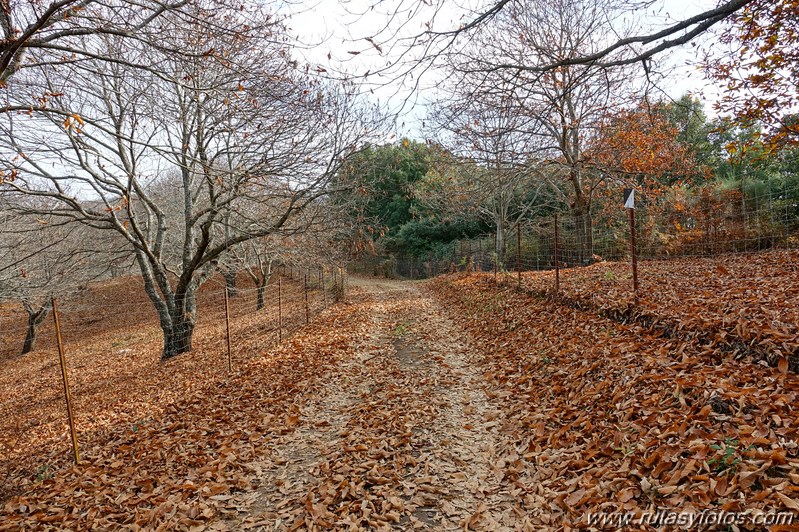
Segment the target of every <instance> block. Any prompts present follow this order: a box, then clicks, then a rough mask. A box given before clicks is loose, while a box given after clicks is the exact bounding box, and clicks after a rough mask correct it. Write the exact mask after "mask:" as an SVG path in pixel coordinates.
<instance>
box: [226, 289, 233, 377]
mask: <svg viewBox="0 0 799 532" xmlns="http://www.w3.org/2000/svg"><path fill="white" fill-rule="evenodd" d="M225 334H226V337H227V370H228V371H233V355H232V354H231V353H230V294H229V293H228V287H227V286H225Z"/></svg>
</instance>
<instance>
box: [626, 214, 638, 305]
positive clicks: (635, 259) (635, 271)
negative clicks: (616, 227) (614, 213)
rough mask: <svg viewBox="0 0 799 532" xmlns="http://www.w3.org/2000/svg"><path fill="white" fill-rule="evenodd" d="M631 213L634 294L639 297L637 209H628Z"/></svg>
mask: <svg viewBox="0 0 799 532" xmlns="http://www.w3.org/2000/svg"><path fill="white" fill-rule="evenodd" d="M627 211H628V212H629V213H630V252H631V253H632V255H633V292H634V293H635V296H636V297H638V252H637V250H636V245H635V209H627Z"/></svg>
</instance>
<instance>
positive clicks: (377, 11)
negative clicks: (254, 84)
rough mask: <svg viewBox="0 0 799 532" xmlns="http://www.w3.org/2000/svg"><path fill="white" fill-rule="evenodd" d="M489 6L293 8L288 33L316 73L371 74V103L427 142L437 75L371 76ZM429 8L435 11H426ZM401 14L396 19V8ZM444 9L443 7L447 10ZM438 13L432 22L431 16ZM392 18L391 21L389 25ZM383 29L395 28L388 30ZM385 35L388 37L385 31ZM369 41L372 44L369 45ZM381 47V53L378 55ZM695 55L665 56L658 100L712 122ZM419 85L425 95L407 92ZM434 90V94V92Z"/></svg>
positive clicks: (661, 0) (340, 0)
mask: <svg viewBox="0 0 799 532" xmlns="http://www.w3.org/2000/svg"><path fill="white" fill-rule="evenodd" d="M486 2H490V0H460V1H458V2H455V1H453V0H432V1H431V0H426V1H423V0H315V1H312V2H310V3H307V2H303V3H300V4H292V5H291V7H290V8H289V10H288V12H290V13H291V17H290V19H289V26H290V28H291V30H292V31H293V33H294V34H296V35H297V36H298V37H299V39H300V41H301V42H303V43H306V46H303V47H300V48H298V49H297V50H296V53H297V54H298V55H299V56H301V57H302V58H303V59H304V60H305V61H307V62H309V63H310V64H312V65H314V66H321V67H322V68H323V69H325V70H327V71H328V72H334V71H337V70H340V69H344V70H346V71H348V72H350V73H355V74H363V73H365V72H370V77H369V78H368V79H370V80H371V81H372V84H368V85H367V86H366V87H367V88H368V89H369V91H370V96H371V97H372V98H374V99H376V100H378V101H379V102H380V103H382V104H386V105H388V107H389V108H391V109H392V110H397V111H400V110H401V112H400V113H399V119H398V124H397V127H398V130H399V131H398V133H399V134H400V135H407V136H410V137H412V138H420V137H421V136H422V131H421V129H422V128H421V122H422V121H423V120H424V118H425V114H426V108H425V103H424V102H425V101H426V99H428V98H429V97H430V95H431V94H432V93H434V91H435V84H436V81H437V78H436V76H440V74H438V73H429V72H428V73H427V74H426V75H424V76H422V77H421V79H419V78H417V77H416V76H414V77H412V78H408V77H406V78H404V79H402V80H392V79H389V78H386V77H376V76H375V75H374V74H373V73H374V72H376V71H379V70H380V69H381V67H383V66H384V65H385V64H386V62H387V58H392V57H396V49H394V50H392V48H391V43H392V42H396V39H395V37H408V36H411V35H415V34H417V33H419V32H421V31H423V30H424V29H425V26H424V24H425V23H428V22H429V21H430V20H431V19H433V20H434V21H435V26H434V29H443V28H446V29H451V28H452V27H455V26H457V25H458V24H459V22H460V21H462V20H463V18H462V17H463V15H464V13H465V11H464V9H459V8H458V7H457V6H459V5H461V6H463V5H465V6H467V8H476V7H479V6H480V5H484V4H486ZM428 4H432V5H433V7H431V6H428ZM398 5H399V6H401V7H400V11H401V12H400V13H399V14H397V13H395V11H396V7H397V6H398ZM715 5H716V2H715V0H656V1H655V2H654V3H653V5H652V6H651V7H650V8H649V9H648V13H651V14H652V15H651V16H650V17H648V18H649V20H651V25H652V27H653V28H660V27H662V26H664V25H666V24H670V23H674V22H675V21H677V20H683V19H685V18H688V17H690V16H692V15H695V14H698V13H701V12H702V11H705V10H707V9H711V8H713V7H715ZM442 6H443V7H442ZM436 7H437V8H439V11H438V12H437V13H436V14H435V17H432V15H433V9H434V8H436ZM391 15H394V17H393V19H391V22H390V23H387V21H389V19H390V17H391ZM386 28H390V31H387V30H386ZM381 30H383V31H381ZM366 37H375V38H374V40H373V41H371V42H370V41H368V40H367V39H366ZM698 44H699V46H700V47H711V46H712V37H704V38H702V39H701V40H699V41H698ZM378 48H380V50H378ZM698 55H699V54H698V53H697V49H696V48H692V47H690V46H686V47H683V48H679V49H676V50H673V51H672V52H671V53H670V54H669V55H668V56H667V57H661V60H660V63H661V70H662V71H664V72H668V75H667V76H666V77H665V78H664V81H663V82H659V83H658V86H657V89H656V90H655V92H654V94H655V96H656V97H657V96H658V92H659V91H660V90H662V96H663V97H665V98H669V97H670V98H674V99H676V98H679V97H680V96H682V95H683V94H685V93H686V92H691V93H694V94H697V95H700V97H701V99H703V100H705V112H706V113H707V114H708V115H709V116H713V109H712V102H713V101H714V99H715V98H716V97H717V95H718V92H717V91H716V90H714V88H713V87H712V85H710V84H709V83H708V82H707V81H706V80H705V79H704V76H703V74H702V72H701V71H700V70H699V69H698V67H697V66H696V65H692V64H690V63H691V62H692V61H694V62H695V60H696V59H697V58H698ZM416 83H419V84H420V87H421V90H416V91H413V90H411V89H410V88H409V87H410V86H411V85H415V84H416ZM430 91H433V92H430Z"/></svg>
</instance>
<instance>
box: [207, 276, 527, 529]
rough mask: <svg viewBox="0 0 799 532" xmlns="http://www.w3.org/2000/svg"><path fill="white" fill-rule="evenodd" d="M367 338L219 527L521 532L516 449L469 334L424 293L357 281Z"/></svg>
mask: <svg viewBox="0 0 799 532" xmlns="http://www.w3.org/2000/svg"><path fill="white" fill-rule="evenodd" d="M350 287H351V292H350V296H349V298H350V302H351V304H352V305H353V312H355V313H356V314H358V315H360V316H361V321H362V322H363V323H362V326H361V327H360V328H359V330H360V333H359V334H358V335H357V336H356V337H353V338H351V341H352V343H353V348H354V349H353V353H354V355H353V356H352V357H351V358H350V359H348V360H345V361H343V362H342V363H341V364H338V365H337V366H335V368H334V369H333V370H331V371H330V372H329V374H327V375H325V376H324V377H323V379H322V381H323V382H324V383H325V386H324V387H321V388H320V389H319V390H318V391H317V392H316V393H314V394H313V395H312V396H311V397H310V398H309V399H308V400H307V401H306V402H305V403H304V404H303V406H301V407H300V411H298V412H296V419H294V418H292V421H293V423H295V425H296V426H294V427H291V430H287V431H286V434H283V435H281V436H280V437H279V439H278V440H277V441H275V444H274V447H273V448H272V449H273V453H272V455H271V456H269V457H265V459H264V461H263V462H262V463H260V464H257V463H256V464H253V468H254V469H255V470H258V471H261V473H260V475H259V476H260V488H259V489H258V490H257V491H256V492H254V493H248V494H246V495H243V496H241V497H238V499H237V500H236V501H234V503H233V504H231V506H232V507H237V508H238V514H237V515H236V516H230V517H228V519H227V521H224V522H220V523H218V524H219V525H220V527H219V528H223V525H224V527H229V528H235V529H258V530H288V529H294V528H300V527H302V528H315V529H320V530H321V529H329V528H345V529H348V528H355V529H357V528H366V527H368V528H375V529H389V528H393V529H437V530H463V529H477V530H503V529H506V530H513V529H521V528H524V527H523V517H522V518H520V516H518V515H515V514H514V513H513V508H514V504H513V502H514V497H513V494H512V492H511V489H512V487H511V486H509V485H508V484H509V483H508V482H505V480H506V479H505V475H506V473H507V471H508V461H509V460H512V459H513V457H512V456H511V457H508V456H507V451H504V452H503V451H501V450H502V449H507V448H508V446H507V445H505V444H503V442H502V441H501V438H502V436H501V431H500V430H499V429H500V426H501V424H502V423H503V420H502V414H501V412H500V411H499V410H498V409H496V408H494V407H493V406H492V405H491V402H490V400H489V399H488V398H487V396H486V392H485V391H484V389H483V385H482V380H481V378H480V375H479V374H478V370H477V369H476V366H475V364H474V363H473V358H474V357H475V356H476V355H475V351H474V348H473V346H472V345H470V341H469V339H468V337H467V335H466V333H465V332H464V331H463V330H462V329H460V328H459V327H458V326H457V325H455V324H454V323H453V322H452V321H450V320H449V319H448V317H447V315H446V312H445V311H444V310H443V309H441V308H440V306H439V305H438V304H437V303H436V301H434V300H433V299H432V296H431V295H430V294H429V293H428V292H427V291H426V290H425V289H424V288H423V287H420V286H419V285H418V284H415V283H405V282H396V281H380V280H364V279H353V280H352V281H351V284H350Z"/></svg>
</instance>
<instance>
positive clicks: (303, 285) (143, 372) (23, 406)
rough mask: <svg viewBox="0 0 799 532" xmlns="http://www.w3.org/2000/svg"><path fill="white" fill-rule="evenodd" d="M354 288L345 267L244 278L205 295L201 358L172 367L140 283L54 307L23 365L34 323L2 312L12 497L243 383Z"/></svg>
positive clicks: (5, 445)
mask: <svg viewBox="0 0 799 532" xmlns="http://www.w3.org/2000/svg"><path fill="white" fill-rule="evenodd" d="M347 284H348V283H347V275H346V271H345V269H344V268H342V267H340V266H337V265H336V266H329V265H325V266H307V265H284V266H280V267H278V268H277V269H276V271H275V272H274V273H273V274H272V275H271V277H270V279H269V282H268V284H266V286H262V287H258V286H255V285H254V283H253V282H252V280H250V279H249V277H248V276H246V275H244V274H243V273H241V274H239V276H238V278H237V283H236V286H235V288H233V287H226V282H225V280H224V278H222V277H221V276H219V277H218V278H214V279H212V280H211V281H209V282H208V283H206V284H205V285H203V286H202V287H201V288H200V290H199V291H198V295H197V319H196V324H195V325H194V327H193V329H192V331H191V345H192V349H191V351H190V352H187V353H184V354H181V355H179V356H176V357H173V358H171V359H166V360H162V358H161V355H162V352H163V349H164V334H163V331H162V328H161V325H160V324H159V319H158V313H157V312H156V310H155V307H154V305H153V304H152V303H151V302H150V301H149V299H147V296H146V294H145V291H144V287H143V283H142V281H141V278H140V277H136V276H127V277H121V278H115V279H110V280H106V281H103V282H98V283H94V284H93V285H91V286H90V287H88V288H87V289H86V290H85V291H84V293H82V294H79V295H76V296H74V297H72V298H69V299H64V300H60V301H54V302H53V308H52V310H51V311H50V312H49V313H48V319H47V320H45V321H43V322H42V323H41V324H40V325H39V327H38V330H37V335H36V336H37V342H36V345H35V348H34V350H33V351H32V352H30V353H28V354H26V355H22V356H21V355H20V354H19V353H20V349H21V348H22V345H23V340H24V339H25V337H26V332H27V318H26V313H25V311H24V310H23V308H22V305H16V304H3V305H0V364H2V369H3V371H2V372H0V389H2V390H3V394H4V396H3V401H2V407H0V467H1V468H2V470H0V478H5V479H6V482H0V484H1V485H3V486H4V490H0V497H3V496H5V495H7V494H8V493H3V491H6V492H8V491H9V490H13V489H15V488H19V487H20V483H25V482H28V481H32V480H35V479H39V480H43V479H46V478H48V477H49V475H50V474H51V472H52V471H53V469H54V468H55V467H56V466H57V465H58V464H59V463H61V462H64V461H65V460H67V459H69V458H72V459H74V460H76V461H77V460H78V459H79V447H80V442H81V441H85V440H87V439H93V438H94V437H96V436H97V435H98V434H100V433H103V432H105V431H107V430H110V429H111V428H112V427H114V426H118V425H119V424H127V425H128V427H132V428H133V430H136V427H137V426H138V425H140V424H141V423H143V422H145V421H144V420H146V419H151V418H152V416H153V415H156V414H157V412H159V411H160V410H161V409H163V408H164V407H165V406H166V405H169V404H171V403H173V402H174V401H175V400H176V399H178V398H181V397H186V396H189V395H191V394H192V393H197V392H198V391H199V390H201V389H202V388H203V386H207V385H208V384H209V383H211V382H213V381H215V380H217V379H220V378H224V376H225V375H226V374H227V373H229V372H235V371H236V368H237V367H238V366H240V365H242V364H243V363H244V362H245V361H247V360H248V359H252V358H255V357H258V356H260V355H262V354H263V353H264V351H265V350H267V349H269V348H270V347H273V346H275V345H276V344H278V343H279V342H281V341H283V340H285V339H286V338H288V337H289V336H290V335H291V334H292V333H293V332H295V331H296V330H298V329H299V328H300V327H302V326H304V325H306V324H307V323H309V322H310V321H311V320H312V319H313V318H314V316H316V315H318V314H319V313H320V312H322V311H323V310H324V309H325V308H327V307H328V306H330V305H331V304H333V303H335V302H336V301H337V300H339V299H340V298H341V297H342V295H343V294H344V293H345V290H346V288H347ZM68 412H69V415H67V413H68ZM70 440H71V441H72V444H70ZM70 445H73V449H71V452H70Z"/></svg>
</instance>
